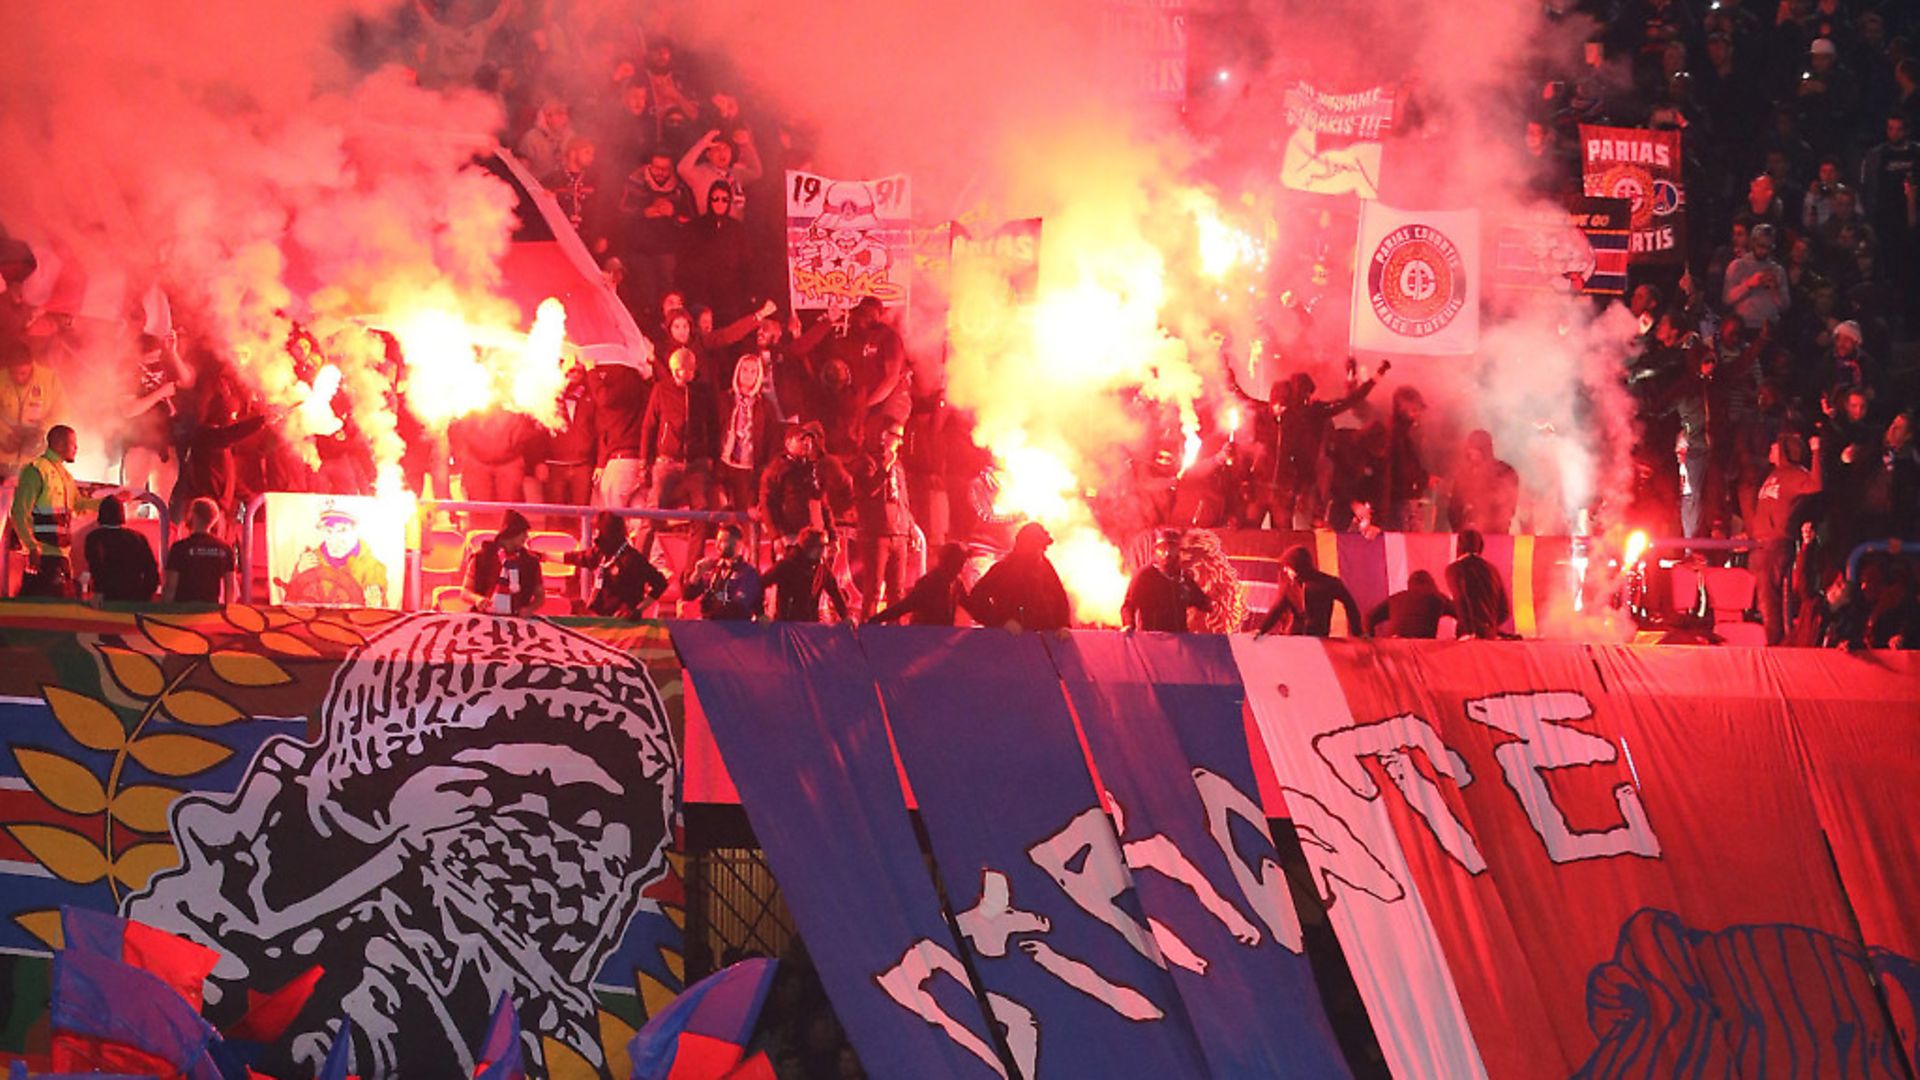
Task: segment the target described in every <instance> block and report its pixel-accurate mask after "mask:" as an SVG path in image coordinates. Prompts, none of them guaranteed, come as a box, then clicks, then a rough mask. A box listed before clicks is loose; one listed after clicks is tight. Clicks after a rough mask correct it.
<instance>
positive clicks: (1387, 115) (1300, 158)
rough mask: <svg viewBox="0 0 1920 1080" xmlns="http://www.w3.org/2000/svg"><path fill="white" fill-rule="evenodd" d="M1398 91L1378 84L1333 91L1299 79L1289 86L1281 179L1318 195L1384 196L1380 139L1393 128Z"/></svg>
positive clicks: (1287, 184)
mask: <svg viewBox="0 0 1920 1080" xmlns="http://www.w3.org/2000/svg"><path fill="white" fill-rule="evenodd" d="M1394 97H1395V93H1394V90H1393V89H1392V88H1391V87H1385V86H1376V87H1373V88H1372V89H1370V90H1362V91H1359V92H1358V93H1352V94H1329V93H1326V92H1324V91H1321V90H1317V89H1315V88H1314V86H1313V85H1312V84H1311V83H1307V82H1301V83H1298V84H1296V85H1295V86H1294V87H1293V88H1292V89H1289V90H1288V91H1287V98H1286V107H1287V124H1288V126H1290V127H1291V128H1293V134H1291V135H1289V136H1288V137H1287V148H1286V153H1285V157H1284V158H1283V159H1282V161H1281V164H1280V182H1281V183H1283V184H1285V185H1286V186H1288V187H1290V188H1293V189H1294V190H1296V191H1311V192H1314V193H1315V194H1319V195H1358V196H1359V197H1360V198H1362V199H1377V198H1379V197H1380V159H1381V156H1382V150H1383V147H1382V144H1381V140H1382V139H1384V138H1385V137H1386V135H1387V133H1388V132H1389V131H1391V130H1392V129H1393V108H1394Z"/></svg>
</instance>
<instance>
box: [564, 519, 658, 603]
mask: <svg viewBox="0 0 1920 1080" xmlns="http://www.w3.org/2000/svg"><path fill="white" fill-rule="evenodd" d="M652 542H653V539H652V537H651V536H650V535H649V536H648V537H647V539H646V541H645V542H644V543H643V544H642V546H640V547H635V546H634V545H633V541H632V538H631V537H629V536H628V535H627V525H626V522H624V521H621V520H620V518H619V517H617V516H615V514H614V513H613V511H611V510H602V511H600V512H599V513H598V514H595V515H594V516H593V543H592V544H591V545H590V546H588V547H587V548H586V549H585V550H584V551H569V552H567V553H566V555H565V556H563V558H564V559H565V560H566V562H567V563H568V564H570V565H573V566H578V567H581V568H583V569H586V570H591V571H593V572H594V573H595V581H594V587H593V598H592V599H590V600H588V601H587V611H588V612H589V613H590V614H593V615H599V616H602V617H605V618H612V619H638V618H640V617H641V616H642V615H644V614H645V613H646V610H647V609H648V608H649V607H652V606H653V604H654V601H656V600H658V599H660V596H661V594H662V593H665V592H666V591H667V576H666V575H665V574H662V573H661V572H660V569H659V568H658V567H656V566H654V565H653V564H652V563H651V562H648V561H647V553H646V550H645V549H646V548H647V547H650V546H652Z"/></svg>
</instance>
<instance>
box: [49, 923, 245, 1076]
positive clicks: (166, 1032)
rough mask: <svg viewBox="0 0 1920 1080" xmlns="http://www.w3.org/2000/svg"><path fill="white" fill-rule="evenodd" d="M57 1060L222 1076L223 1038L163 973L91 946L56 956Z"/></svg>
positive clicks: (86, 1067)
mask: <svg viewBox="0 0 1920 1080" xmlns="http://www.w3.org/2000/svg"><path fill="white" fill-rule="evenodd" d="M52 1024H53V1055H52V1056H53V1067H54V1068H55V1069H56V1070H59V1071H63V1072H119V1073H131V1074H136V1075H149V1076H161V1077H185V1078H186V1080H219V1077H220V1075H221V1074H220V1070H219V1068H218V1066H216V1065H215V1064H214V1063H213V1060H212V1058H211V1057H210V1056H209V1054H208V1048H209V1047H210V1046H212V1045H213V1043H214V1042H215V1040H217V1039H218V1038H219V1035H218V1033H216V1032H215V1031H214V1030H213V1028H212V1027H211V1026H210V1025H209V1024H208V1023H207V1022H206V1021H205V1020H202V1019H201V1018H200V1013H199V1012H198V1011H197V1010H196V1009H194V1008H193V1006H192V1005H190V1004H189V1003H188V1002H187V1000H186V999H185V998H184V997H181V996H180V995H179V994H178V993H176V992H175V991H174V989H173V988H172V987H171V986H168V985H167V983H166V982H165V981H163V980H162V979H160V978H159V977H158V976H155V975H151V974H149V973H147V972H145V971H142V970H140V969H139V968H136V967H132V966H130V965H128V964H124V963H121V962H120V961H118V960H114V959H110V958H108V957H105V956H101V955H99V954H97V953H93V952H89V951H86V950H84V949H79V950H76V949H68V950H63V951H62V952H60V953H58V954H57V955H55V956H54V958H53V994H52Z"/></svg>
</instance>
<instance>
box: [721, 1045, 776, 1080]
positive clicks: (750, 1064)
mask: <svg viewBox="0 0 1920 1080" xmlns="http://www.w3.org/2000/svg"><path fill="white" fill-rule="evenodd" d="M725 1080H778V1074H776V1073H775V1072H774V1071H773V1062H771V1061H768V1060H767V1053H766V1051H764V1050H762V1051H761V1052H760V1053H757V1054H755V1055H753V1056H752V1057H750V1058H748V1059H747V1060H745V1061H743V1062H741V1063H740V1067H739V1068H737V1069H735V1070H733V1071H732V1072H730V1073H728V1074H727V1075H726V1077H725Z"/></svg>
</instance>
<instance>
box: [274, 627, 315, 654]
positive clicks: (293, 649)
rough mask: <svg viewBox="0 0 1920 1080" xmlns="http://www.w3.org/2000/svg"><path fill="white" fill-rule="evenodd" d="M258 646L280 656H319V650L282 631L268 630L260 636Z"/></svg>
mask: <svg viewBox="0 0 1920 1080" xmlns="http://www.w3.org/2000/svg"><path fill="white" fill-rule="evenodd" d="M260 644H261V645H263V646H265V647H266V648H269V649H272V650H273V651H274V652H277V653H279V654H280V655H282V656H305V657H318V656H319V655H320V650H319V649H316V648H314V647H313V646H311V645H309V644H307V643H306V642H304V641H301V640H300V639H299V638H297V637H294V636H293V635H292V634H289V633H287V632H285V631H283V630H269V631H267V632H266V633H264V634H261V635H260Z"/></svg>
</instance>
